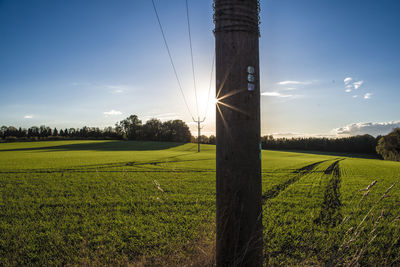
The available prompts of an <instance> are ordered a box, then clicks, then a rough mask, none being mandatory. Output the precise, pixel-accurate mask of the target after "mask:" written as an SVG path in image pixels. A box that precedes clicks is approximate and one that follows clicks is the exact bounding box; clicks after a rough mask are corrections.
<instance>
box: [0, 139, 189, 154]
mask: <svg viewBox="0 0 400 267" xmlns="http://www.w3.org/2000/svg"><path fill="white" fill-rule="evenodd" d="M182 145H184V143H175V142H151V141H104V142H88V143H72V144H65V145H58V146H57V145H55V146H43V147H26V148H15V149H3V150H0V152H10V151H38V150H47V151H82V150H94V151H146V150H164V149H169V148H173V147H178V146H182ZM193 149H195V148H194V147H193ZM187 150H191V148H190V147H189V148H188V149H185V151H187Z"/></svg>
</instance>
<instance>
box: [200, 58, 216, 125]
mask: <svg viewBox="0 0 400 267" xmlns="http://www.w3.org/2000/svg"><path fill="white" fill-rule="evenodd" d="M214 64H215V51H214V55H213V59H212V62H211V74H210V85H209V86H208V94H207V104H206V110H205V111H204V119H203V121H205V120H206V117H207V112H208V103H209V102H210V93H211V85H212V81H213V73H214Z"/></svg>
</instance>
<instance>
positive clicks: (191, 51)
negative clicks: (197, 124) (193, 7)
mask: <svg viewBox="0 0 400 267" xmlns="http://www.w3.org/2000/svg"><path fill="white" fill-rule="evenodd" d="M185 2H186V18H187V25H188V32H189V44H190V57H191V60H192V74H193V87H194V95H195V97H196V109H197V116H199V104H198V100H197V88H196V75H195V71H194V60H193V48H192V35H191V33H190V20H189V5H188V0H186V1H185ZM193 120H194V119H193Z"/></svg>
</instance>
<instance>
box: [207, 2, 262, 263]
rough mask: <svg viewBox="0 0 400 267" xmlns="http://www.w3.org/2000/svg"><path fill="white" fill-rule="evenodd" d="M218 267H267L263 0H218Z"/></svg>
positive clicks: (216, 3)
mask: <svg viewBox="0 0 400 267" xmlns="http://www.w3.org/2000/svg"><path fill="white" fill-rule="evenodd" d="M214 8H215V14H214V20H215V21H214V22H215V49H216V98H217V100H218V102H217V112H216V134H217V156H216V161H217V266H262V220H261V215H262V204H261V143H260V141H261V140H260V79H259V76H260V70H259V46H258V39H259V28H258V23H259V19H258V15H259V3H258V0H214Z"/></svg>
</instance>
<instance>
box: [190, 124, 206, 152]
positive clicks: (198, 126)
mask: <svg viewBox="0 0 400 267" xmlns="http://www.w3.org/2000/svg"><path fill="white" fill-rule="evenodd" d="M205 120H206V118H205V117H204V119H203V120H202V121H201V120H200V117H197V121H196V120H195V119H193V121H194V122H196V123H197V152H200V142H201V137H200V136H201V135H200V130H201V127H200V124H201V123H203V122H204V121H205Z"/></svg>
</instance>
